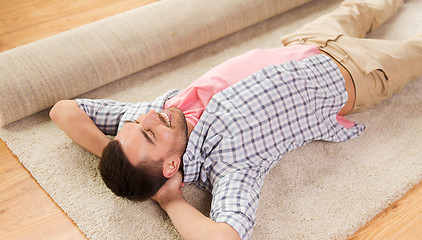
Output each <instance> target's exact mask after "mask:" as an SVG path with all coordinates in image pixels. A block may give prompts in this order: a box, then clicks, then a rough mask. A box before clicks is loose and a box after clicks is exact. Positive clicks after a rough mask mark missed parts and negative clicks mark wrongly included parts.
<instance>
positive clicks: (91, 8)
mask: <svg viewBox="0 0 422 240" xmlns="http://www.w3.org/2000/svg"><path fill="white" fill-rule="evenodd" d="M156 1H157V0H120V1H116V0H73V1H70V0H62V1H58V0H31V1H30V0H7V1H6V0H1V1H0V52H2V51H5V50H8V49H11V48H14V47H17V46H20V45H23V44H26V43H30V42H33V41H36V40H39V39H42V38H46V37H49V36H52V35H55V34H57V33H61V32H64V31H67V30H70V29H73V28H75V27H78V26H82V25H84V24H88V23H90V22H94V21H97V20H100V19H103V18H106V17H109V16H112V15H115V14H118V13H122V12H125V11H128V10H130V9H134V8H137V7H141V6H144V5H146V4H149V3H152V2H156Z"/></svg>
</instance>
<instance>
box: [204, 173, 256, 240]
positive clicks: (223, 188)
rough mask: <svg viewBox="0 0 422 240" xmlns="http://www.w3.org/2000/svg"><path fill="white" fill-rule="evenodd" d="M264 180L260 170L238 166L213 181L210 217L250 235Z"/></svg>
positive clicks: (245, 235)
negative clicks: (244, 168) (231, 171)
mask: <svg viewBox="0 0 422 240" xmlns="http://www.w3.org/2000/svg"><path fill="white" fill-rule="evenodd" d="M263 182H264V176H261V174H260V171H259V170H258V171H256V170H252V169H248V170H239V171H236V172H234V173H231V174H228V175H225V176H224V177H223V178H221V179H219V180H218V181H217V182H216V183H215V185H214V188H213V191H212V196H213V197H212V203H211V213H210V217H211V218H212V219H213V220H214V221H215V222H225V223H227V224H229V225H230V226H232V227H233V228H234V229H235V230H236V231H237V232H238V233H239V235H240V237H241V238H242V239H249V238H250V237H251V235H252V230H253V227H254V225H255V215H256V210H257V209H258V201H259V194H260V191H261V187H262V184H263Z"/></svg>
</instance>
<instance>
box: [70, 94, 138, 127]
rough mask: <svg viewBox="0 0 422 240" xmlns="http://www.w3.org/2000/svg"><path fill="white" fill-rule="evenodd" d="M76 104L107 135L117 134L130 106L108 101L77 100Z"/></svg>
mask: <svg viewBox="0 0 422 240" xmlns="http://www.w3.org/2000/svg"><path fill="white" fill-rule="evenodd" d="M76 102H77V103H78V105H79V108H80V109H82V111H84V112H85V113H86V114H87V115H88V116H89V117H90V118H91V120H92V121H93V122H94V123H95V125H97V127H98V129H100V130H101V131H102V132H103V133H104V134H106V135H116V134H117V130H118V126H119V123H120V119H121V117H122V116H123V114H124V113H125V112H126V111H127V109H128V106H129V105H130V103H125V102H118V101H114V100H108V99H76Z"/></svg>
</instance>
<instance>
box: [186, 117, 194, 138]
mask: <svg viewBox="0 0 422 240" xmlns="http://www.w3.org/2000/svg"><path fill="white" fill-rule="evenodd" d="M186 124H187V125H188V138H189V137H190V134H191V133H192V131H193V125H192V124H191V123H190V122H188V121H186Z"/></svg>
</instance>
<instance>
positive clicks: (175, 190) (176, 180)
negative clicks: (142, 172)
mask: <svg viewBox="0 0 422 240" xmlns="http://www.w3.org/2000/svg"><path fill="white" fill-rule="evenodd" d="M182 179H183V176H182V173H181V172H180V171H177V172H176V173H175V174H174V175H173V176H172V177H171V178H170V179H168V180H167V182H166V183H165V184H164V185H163V186H162V187H161V188H160V189H159V190H158V192H157V193H156V194H155V195H154V196H152V197H151V199H152V200H154V201H155V202H158V203H159V204H160V205H161V207H163V205H164V203H166V202H168V201H171V200H172V199H174V198H178V197H182V198H183V195H182V194H183V192H182V190H181V189H180V188H182V187H184V186H185V183H183V182H182Z"/></svg>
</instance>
